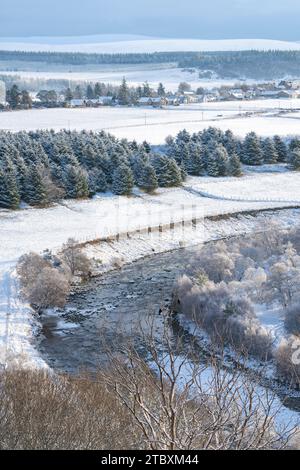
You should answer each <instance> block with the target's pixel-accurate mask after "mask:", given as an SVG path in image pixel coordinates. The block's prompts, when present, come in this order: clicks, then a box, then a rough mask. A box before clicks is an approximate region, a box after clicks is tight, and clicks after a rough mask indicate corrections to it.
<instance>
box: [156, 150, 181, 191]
mask: <svg viewBox="0 0 300 470" xmlns="http://www.w3.org/2000/svg"><path fill="white" fill-rule="evenodd" d="M153 166H154V168H155V172H156V175H157V179H158V184H159V186H161V187H170V186H180V185H181V183H182V176H181V170H180V168H179V167H178V165H177V163H176V161H175V160H173V159H172V158H170V157H167V156H166V155H156V156H155V157H154V159H153Z"/></svg>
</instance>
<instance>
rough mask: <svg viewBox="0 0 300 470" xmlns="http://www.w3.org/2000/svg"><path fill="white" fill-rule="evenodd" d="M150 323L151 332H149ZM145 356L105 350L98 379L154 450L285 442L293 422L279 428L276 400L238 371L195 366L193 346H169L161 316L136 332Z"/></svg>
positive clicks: (240, 447)
mask: <svg viewBox="0 0 300 470" xmlns="http://www.w3.org/2000/svg"><path fill="white" fill-rule="evenodd" d="M149 328H150V330H149ZM139 334H140V335H141V336H142V338H143V344H144V345H145V351H144V353H145V354H146V356H147V361H146V360H145V359H143V358H142V357H141V355H140V354H139V353H138V351H137V350H136V349H135V348H134V346H133V345H128V346H127V347H125V348H124V345H122V348H121V350H120V351H119V354H116V353H115V352H111V351H108V358H109V365H108V369H107V372H102V373H101V377H102V380H103V382H104V383H106V385H107V387H108V390H109V391H111V392H112V393H114V395H115V396H116V397H117V398H118V400H119V401H120V403H121V404H122V405H124V406H125V407H126V409H127V410H129V412H130V413H131V415H132V416H133V418H134V420H135V422H136V424H137V426H138V427H139V428H140V430H141V432H142V434H143V437H144V441H145V445H146V446H147V447H148V448H150V449H153V450H174V449H179V450H182V449H185V450H188V449H213V450H221V449H236V450H245V449H272V448H273V449H278V448H285V447H286V446H288V442H289V439H290V438H291V436H292V435H293V434H294V432H295V429H296V428H295V427H294V425H293V424H291V423H289V424H287V425H285V426H279V425H278V424H277V423H276V416H277V414H278V413H279V411H280V405H278V403H277V400H276V397H275V396H274V395H273V394H272V393H270V392H268V391H267V390H262V389H261V388H260V387H258V385H257V384H256V383H255V382H254V381H251V380H250V379H249V378H248V377H247V375H245V374H244V373H243V372H242V371H241V369H239V368H236V369H235V370H234V371H228V370H226V369H221V367H220V365H219V363H218V362H217V361H216V360H213V359H212V360H211V361H209V363H208V364H206V365H201V364H200V363H199V358H197V356H195V349H194V347H193V345H192V344H190V346H186V344H185V345H184V347H183V344H182V338H181V339H180V344H179V343H178V342H176V344H174V338H173V337H172V335H171V334H170V330H169V325H168V321H167V320H166V321H165V322H164V327H163V331H162V332H161V335H160V337H159V340H158V338H157V337H156V334H155V328H154V325H153V324H152V325H150V326H148V332H145V331H143V330H141V331H140V333H139Z"/></svg>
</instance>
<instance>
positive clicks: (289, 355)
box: [275, 335, 300, 389]
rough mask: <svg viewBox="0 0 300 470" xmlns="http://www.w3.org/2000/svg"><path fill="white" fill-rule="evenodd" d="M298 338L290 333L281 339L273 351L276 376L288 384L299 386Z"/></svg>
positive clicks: (299, 341)
mask: <svg viewBox="0 0 300 470" xmlns="http://www.w3.org/2000/svg"><path fill="white" fill-rule="evenodd" d="M299 351H300V338H299V336H294V335H291V336H290V337H288V338H284V339H282V341H281V343H280V345H279V346H278V348H277V350H276V352H275V361H276V368H277V374H278V376H279V377H280V378H281V379H283V380H284V381H285V382H288V383H289V384H290V386H292V387H296V388H298V389H299V387H300V353H299Z"/></svg>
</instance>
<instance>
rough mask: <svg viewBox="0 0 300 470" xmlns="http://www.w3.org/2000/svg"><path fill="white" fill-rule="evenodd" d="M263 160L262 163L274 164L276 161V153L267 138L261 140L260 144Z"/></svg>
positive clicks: (271, 142)
mask: <svg viewBox="0 0 300 470" xmlns="http://www.w3.org/2000/svg"><path fill="white" fill-rule="evenodd" d="M262 151H263V159H264V163H276V162H277V160H278V154H277V152H276V148H275V145H274V143H273V141H272V140H271V139H270V138H269V137H268V138H266V139H265V140H263V143H262Z"/></svg>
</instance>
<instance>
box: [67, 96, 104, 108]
mask: <svg viewBox="0 0 300 470" xmlns="http://www.w3.org/2000/svg"><path fill="white" fill-rule="evenodd" d="M112 104H113V97H112V96H100V98H95V99H88V98H82V99H76V98H74V99H72V100H71V101H70V107H71V108H85V107H90V108H97V107H98V106H111V105H112Z"/></svg>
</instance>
